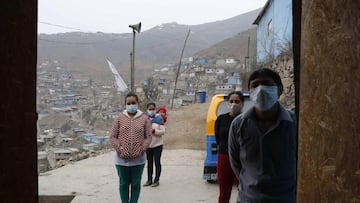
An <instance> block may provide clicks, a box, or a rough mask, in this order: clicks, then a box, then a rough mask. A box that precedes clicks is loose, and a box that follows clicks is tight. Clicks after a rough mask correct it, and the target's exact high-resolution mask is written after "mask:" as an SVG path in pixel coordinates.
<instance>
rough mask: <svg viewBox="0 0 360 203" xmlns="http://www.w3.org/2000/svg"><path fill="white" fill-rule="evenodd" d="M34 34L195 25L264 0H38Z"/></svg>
mask: <svg viewBox="0 0 360 203" xmlns="http://www.w3.org/2000/svg"><path fill="white" fill-rule="evenodd" d="M38 3H39V7H38V12H39V14H38V21H39V23H38V32H39V33H48V34H50V33H60V32H74V31H81V32H105V33H130V32H131V29H130V28H129V25H130V24H137V23H139V22H141V23H142V30H147V29H150V28H152V27H154V26H156V25H161V24H163V23H169V22H177V23H179V24H186V25H197V24H202V23H207V22H213V21H217V20H224V19H228V18H231V17H234V16H237V15H240V14H242V13H246V12H248V11H251V10H254V9H257V8H261V7H263V6H264V5H265V3H266V0H220V1H219V0H176V1H174V0H39V1H38Z"/></svg>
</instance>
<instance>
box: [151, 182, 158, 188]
mask: <svg viewBox="0 0 360 203" xmlns="http://www.w3.org/2000/svg"><path fill="white" fill-rule="evenodd" d="M159 185H160V183H159V182H154V184H152V185H151V187H157V186H159Z"/></svg>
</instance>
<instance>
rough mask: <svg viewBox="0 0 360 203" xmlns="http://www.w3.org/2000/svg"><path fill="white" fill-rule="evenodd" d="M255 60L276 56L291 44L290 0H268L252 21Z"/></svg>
mask: <svg viewBox="0 0 360 203" xmlns="http://www.w3.org/2000/svg"><path fill="white" fill-rule="evenodd" d="M254 24H256V25H257V62H258V63H262V62H266V61H268V60H272V59H274V58H276V57H277V56H278V55H279V54H280V53H281V52H282V51H283V50H286V49H287V48H288V47H289V45H292V27H293V24H292V0H268V1H267V2H266V4H265V6H264V7H263V9H262V10H261V12H260V13H259V15H258V16H257V18H256V19H255V21H254Z"/></svg>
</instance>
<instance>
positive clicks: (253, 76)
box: [248, 68, 284, 90]
mask: <svg viewBox="0 0 360 203" xmlns="http://www.w3.org/2000/svg"><path fill="white" fill-rule="evenodd" d="M261 76H265V77H270V78H271V79H273V80H274V82H275V83H276V85H277V86H278V87H279V88H280V89H281V90H282V89H283V88H284V87H283V84H282V82H281V78H280V76H279V74H278V73H277V72H275V71H273V70H271V69H269V68H260V69H258V70H256V71H254V72H253V73H251V75H250V77H249V81H248V88H250V82H251V81H253V80H255V79H256V78H258V77H261Z"/></svg>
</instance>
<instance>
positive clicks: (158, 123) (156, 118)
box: [143, 103, 165, 187]
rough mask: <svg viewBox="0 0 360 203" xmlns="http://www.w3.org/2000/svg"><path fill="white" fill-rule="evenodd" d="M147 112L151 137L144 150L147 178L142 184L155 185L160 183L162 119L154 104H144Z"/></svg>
mask: <svg viewBox="0 0 360 203" xmlns="http://www.w3.org/2000/svg"><path fill="white" fill-rule="evenodd" d="M146 107H147V113H148V116H149V119H150V122H151V123H152V124H151V126H152V133H153V139H152V141H151V143H150V146H149V149H148V150H147V151H146V157H147V175H148V180H147V181H146V183H145V184H144V185H143V186H150V185H151V186H152V187H157V186H159V185H160V182H159V180H160V174H161V154H162V150H163V138H162V136H163V135H164V134H165V126H164V120H163V118H162V116H161V115H160V114H156V104H155V103H148V104H147V105H146ZM154 162H155V178H154V181H153V171H154Z"/></svg>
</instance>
